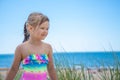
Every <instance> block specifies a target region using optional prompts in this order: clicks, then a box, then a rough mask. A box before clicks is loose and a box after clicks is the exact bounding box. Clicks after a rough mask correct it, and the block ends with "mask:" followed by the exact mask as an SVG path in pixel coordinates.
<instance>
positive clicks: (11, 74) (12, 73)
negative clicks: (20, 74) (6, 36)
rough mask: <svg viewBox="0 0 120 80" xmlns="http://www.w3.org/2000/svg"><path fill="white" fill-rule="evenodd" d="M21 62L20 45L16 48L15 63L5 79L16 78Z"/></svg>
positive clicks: (11, 79)
mask: <svg viewBox="0 0 120 80" xmlns="http://www.w3.org/2000/svg"><path fill="white" fill-rule="evenodd" d="M20 62H21V51H20V46H18V47H17V48H16V50H15V55H14V61H13V64H12V66H11V68H10V70H9V71H8V74H7V77H6V79H5V80H13V79H14V77H15V75H16V74H17V71H18V70H19V66H20ZM8 64H9V63H8Z"/></svg>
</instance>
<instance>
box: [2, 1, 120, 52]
mask: <svg viewBox="0 0 120 80" xmlns="http://www.w3.org/2000/svg"><path fill="white" fill-rule="evenodd" d="M32 12H41V13H43V14H45V15H47V16H48V17H49V19H50V29H49V34H48V36H47V38H46V39H45V40H44V41H45V42H47V43H49V44H51V45H52V48H53V51H54V52H64V51H65V52H78V51H80V52H82V51H83V52H86V51H120V0H0V53H14V51H15V49H16V47H17V45H19V44H21V43H22V41H23V37H24V36H23V25H24V23H25V21H26V20H27V17H28V15H29V14H30V13H32Z"/></svg>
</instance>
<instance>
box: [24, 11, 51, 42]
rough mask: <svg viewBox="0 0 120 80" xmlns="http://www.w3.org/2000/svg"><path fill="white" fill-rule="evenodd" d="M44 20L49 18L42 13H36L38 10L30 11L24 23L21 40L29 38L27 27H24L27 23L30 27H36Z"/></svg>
mask: <svg viewBox="0 0 120 80" xmlns="http://www.w3.org/2000/svg"><path fill="white" fill-rule="evenodd" d="M45 21H49V19H48V17H47V16H45V15H44V14H42V13H38V12H33V13H31V14H30V15H29V16H28V19H27V21H26V22H25V24H24V40H23V42H25V41H27V40H28V39H29V36H30V35H29V33H28V31H27V29H26V26H27V24H30V25H31V26H32V27H36V26H38V25H41V24H42V23H43V22H45Z"/></svg>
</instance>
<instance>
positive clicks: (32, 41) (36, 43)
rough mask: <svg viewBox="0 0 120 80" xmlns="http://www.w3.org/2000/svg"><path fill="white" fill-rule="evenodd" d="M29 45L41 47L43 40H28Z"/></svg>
mask: <svg viewBox="0 0 120 80" xmlns="http://www.w3.org/2000/svg"><path fill="white" fill-rule="evenodd" d="M28 43H29V44H31V45H36V46H37V45H41V44H42V41H41V40H35V39H31V38H30V39H29V40H28Z"/></svg>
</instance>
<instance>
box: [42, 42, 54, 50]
mask: <svg viewBox="0 0 120 80" xmlns="http://www.w3.org/2000/svg"><path fill="white" fill-rule="evenodd" d="M43 45H44V46H45V47H46V48H48V49H51V48H52V46H51V44H49V43H46V42H43Z"/></svg>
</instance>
